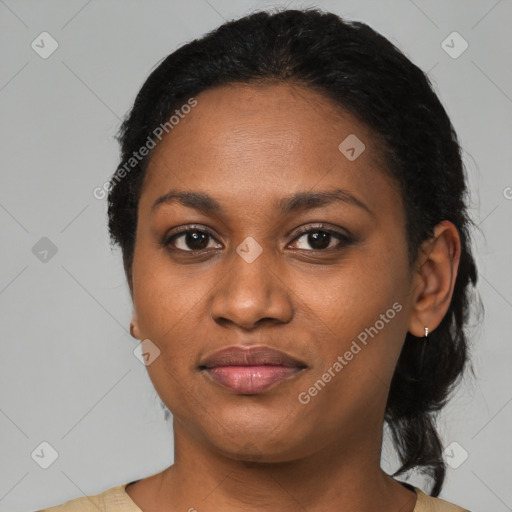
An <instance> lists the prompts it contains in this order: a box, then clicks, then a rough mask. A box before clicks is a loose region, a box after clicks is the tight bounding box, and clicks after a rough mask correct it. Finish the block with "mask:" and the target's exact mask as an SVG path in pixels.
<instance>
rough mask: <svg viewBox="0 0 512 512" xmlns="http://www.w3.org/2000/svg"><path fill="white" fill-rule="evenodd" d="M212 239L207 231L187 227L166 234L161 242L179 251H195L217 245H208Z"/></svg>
mask: <svg viewBox="0 0 512 512" xmlns="http://www.w3.org/2000/svg"><path fill="white" fill-rule="evenodd" d="M213 241H214V238H213V236H212V235H211V234H210V233H209V232H208V231H205V230H203V229H197V228H187V229H183V230H181V232H180V233H177V234H174V235H171V236H168V237H167V238H165V240H164V241H163V244H164V246H166V247H168V246H169V245H171V246H173V248H174V249H177V250H180V251H185V252H195V251H203V250H205V249H209V248H216V247H218V246H215V245H213V246H211V245H210V243H211V242H213ZM219 245H220V244H219Z"/></svg>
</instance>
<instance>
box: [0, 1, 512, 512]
mask: <svg viewBox="0 0 512 512" xmlns="http://www.w3.org/2000/svg"><path fill="white" fill-rule="evenodd" d="M287 4H288V5H290V6H291V7H300V6H308V5H316V6H319V7H322V8H324V9H326V10H331V11H333V12H336V13H338V14H341V15H342V16H345V17H347V18H352V19H358V20H363V21H365V22H367V23H368V24H370V25H371V26H372V27H374V28H375V29H376V30H378V31H380V32H381V33H383V34H384V35H385V36H387V37H389V38H390V39H391V40H392V41H393V42H394V43H395V44H397V45H398V46H399V47H400V48H401V49H403V50H404V51H405V53H406V55H407V56H408V57H409V58H411V59H412V60H413V61H414V62H415V63H416V64H418V65H419V66H420V67H421V68H422V69H424V70H425V71H428V72H429V76H430V77H431V79H432V80H433V82H434V84H435V87H436V90H437V91H438V93H439V95H440V97H441V100H442V101H443V103H444V104H445V106H446V108H447V110H448V113H449V115H450V116H451V118H452V120H453V123H454V125H455V128H456V129H457V131H458V134H459V136H460V138H461V141H462V145H463V147H464V150H465V155H464V158H465V162H466V166H467V170H468V174H469V180H470V185H471V190H472V201H471V212H472V215H473V218H474V220H475V222H476V223H477V224H478V226H479V229H478V230H476V231H475V232H474V236H475V246H476V254H477V259H478V264H479V267H480V282H479V285H478V293H479V294H480V296H481V298H482V300H483V302H484V304H485V308H486V315H485V318H484V321H483V322H482V323H481V324H479V325H477V326H476V328H475V331H474V336H473V363H474V367H475V372H476V379H472V378H469V377H467V378H466V379H465V380H464V382H463V383H462V385H461V387H460V388H459V389H458V392H457V393H456V395H455V397H454V399H453V400H452V401H451V402H450V404H449V406H448V407H447V408H446V410H445V411H444V412H443V413H442V414H441V416H440V430H441V434H442V436H443V442H444V445H445V446H447V447H448V446H450V445H451V443H453V442H457V443H458V445H451V447H450V449H449V450H448V452H447V453H449V454H450V458H451V459H452V460H455V461H456V463H453V465H454V466H455V465H457V464H458V463H460V461H461V460H462V459H463V457H464V452H463V451H462V450H465V451H466V452H467V453H468V458H467V459H466V460H465V461H464V462H462V463H460V465H459V466H458V467H457V468H456V469H455V468H452V467H449V468H448V476H447V482H446V484H445V488H444V490H443V493H442V496H443V497H445V499H447V500H449V501H453V502H455V503H458V504H460V505H463V506H466V507H468V508H470V509H471V510H472V511H473V512H478V511H481V512H483V511H485V512H489V511H491V510H493V511H506V510H512V486H511V485H510V482H512V469H511V464H510V460H511V459H512V435H511V434H512V429H511V425H512V404H511V402H512V386H511V375H510V372H509V371H507V369H508V368H510V362H511V361H512V357H511V356H512V344H511V343H510V341H511V336H510V332H511V329H512V315H511V308H512V286H511V285H512V274H511V273H510V271H509V264H510V261H511V259H510V256H511V254H512V243H511V237H510V226H511V225H512V200H511V199H510V198H512V189H511V188H509V187H512V175H511V173H510V163H511V161H512V158H511V156H512V155H511V152H512V150H511V147H512V144H511V141H512V137H511V135H512V116H511V113H512V99H511V95H512V66H510V63H511V62H512V59H511V44H510V43H511V35H510V23H511V20H512V17H511V14H512V2H511V1H510V0H501V1H496V0H488V1H487V0H486V1H483V0H482V1H462V0H461V1H446V0H442V1H441V0H440V1H420V0H415V1H412V0H400V1H398V0H397V1H360V0H359V1H348V0H347V1H345V0H338V1H318V2H316V3H314V4H313V3H299V2H293V1H292V2H290V1H289V2H287ZM278 5H284V2H283V3H279V2H276V3H273V2H261V1H260V2H258V1H237V2H235V1H228V0H209V1H206V0H195V1H190V0H187V1H178V2H170V1H152V2H142V1H134V0H132V1H124V2H121V1H99V0H92V1H85V0H80V1H78V0H76V1H75V0H73V1H66V2H64V1H44V2H42V1H15V0H0V38H1V66H0V123H1V137H2V151H1V152H0V162H1V163H0V168H1V188H0V225H1V229H2V260H1V261H2V265H1V271H0V308H1V321H0V336H1V340H2V357H1V359H0V365H1V374H0V375H1V385H0V431H1V439H2V442H1V446H0V450H1V452H0V510H1V511H11V512H17V511H29V510H35V509H37V508H41V507H44V506H50V505H54V504H57V503H62V502H63V501H65V500H68V499H72V498H75V497H78V496H82V495H89V494H97V493H99V492H102V491H103V490H105V489H107V488H109V487H112V486H115V485H120V484H122V483H126V482H128V481H130V480H135V479H137V478H143V477H145V476H149V475H150V474H153V473H156V472H158V471H160V470H162V469H163V468H165V467H167V466H168V465H169V464H170V463H171V462H172V458H173V447H172V426H171V424H170V421H168V422H167V423H166V422H165V421H164V414H163V410H162V408H161V406H160V400H159V398H158V397H157V395H156V393H155V391H154V390H153V388H152V386H151V383H150V381H149V378H148V377H147V374H146V369H145V367H144V366H143V365H142V364H141V363H140V362H139V361H138V360H137V359H136V357H134V355H133V350H134V348H135V346H136V342H135V340H134V339H132V338H131V337H130V335H129V333H128V327H129V321H130V315H131V303H130V298H129V293H128V289H127V286H126V284H125V278H124V274H123V271H122V264H121V257H120V253H119V252H118V251H117V250H116V251H111V250H110V247H109V242H108V237H107V230H106V202H105V200H98V199H95V198H94V197H93V194H92V191H93V189H94V188H95V187H97V186H101V185H102V184H103V183H104V182H105V181H106V180H107V179H108V177H109V176H110V174H111V173H112V172H113V171H114V169H115V167H116V165H117V162H118V160H117V159H118V147H117V144H116V143H115V141H114V140H113V135H114V133H115V132H116V130H117V129H118V127H119V125H120V121H121V119H122V117H123V115H124V114H125V113H126V111H127V110H128V109H129V108H130V106H131V104H132V102H133V100H134V97H135V94H136V93H137V91H138V89H139V88H140V86H141V85H142V83H143V81H144V80H145V78H146V77H147V75H148V73H149V72H150V70H151V69H152V68H153V66H154V65H155V64H156V63H157V62H158V61H159V60H160V59H162V58H163V57H165V56H166V55H167V54H168V53H170V52H171V51H173V50H174V49H175V48H176V47H177V46H179V45H180V44H183V43H184V42H186V41H188V40H190V39H191V38H194V37H197V36H199V35H201V34H203V33H204V32H205V31H207V30H210V29H213V28H214V27H216V26H218V25H219V24H220V23H222V22H223V21H224V19H231V18H234V17H239V16H241V15H243V14H246V13H248V12H250V11H252V10H254V9H261V8H268V7H272V6H278ZM43 31H47V32H49V33H50V34H51V35H52V37H53V38H54V39H55V40H56V41H57V42H58V45H59V46H58V49H57V50H56V51H55V52H54V53H53V54H52V55H51V56H50V57H48V58H47V59H43V58H41V57H40V56H39V55H38V54H37V53H36V52H35V51H34V50H33V49H32V48H31V43H32V41H33V40H36V42H37V40H38V39H36V38H37V37H38V36H39V34H40V33H41V32H43ZM453 31H457V32H459V33H460V34H461V35H462V37H463V38H464V39H465V40H466V41H467V42H468V43H469V47H468V49H467V50H466V51H465V52H464V53H463V54H462V55H460V56H459V57H458V58H452V57H451V56H450V55H448V54H447V53H446V52H445V50H444V49H443V47H442V46H441V43H442V41H443V40H445V38H446V37H447V36H448V35H449V34H451V33H452V32H453ZM459 43H460V42H457V43H454V44H455V49H457V48H460V44H459ZM457 45H459V46H457ZM452 46H453V45H452ZM46 48H48V45H46ZM433 193H435V191H433ZM43 237H46V238H48V239H49V240H50V241H51V243H52V244H54V245H55V246H56V248H57V252H56V253H55V254H54V255H52V253H51V251H50V252H49V253H48V254H47V255H46V261H45V260H44V253H43V252H39V251H42V250H44V248H45V244H47V245H48V241H47V240H43V241H42V242H40V239H41V238H43ZM38 242H39V244H40V245H37V246H36V244H37V243H38ZM41 244H42V245H41ZM34 246H36V249H34V250H33V247H34ZM34 252H35V253H36V254H34ZM41 258H43V260H41ZM43 441H46V442H48V443H50V444H51V446H53V447H54V449H55V450H56V451H57V452H58V458H57V460H56V461H55V462H54V463H53V464H52V465H51V466H50V467H49V468H48V469H42V468H41V467H40V466H39V465H38V464H37V463H36V461H35V460H34V459H36V460H37V457H34V459H33V458H32V457H31V453H32V452H33V451H34V450H35V449H36V448H37V447H38V446H39V445H40V443H41V442H43ZM459 445H460V446H459ZM454 447H455V448H454ZM41 453H46V454H47V453H48V450H47V451H46V452H44V450H43V452H41ZM45 456H47V455H45ZM41 458H43V456H41ZM383 466H384V467H385V468H386V469H387V470H391V469H393V468H394V469H396V460H394V459H393V455H392V451H391V448H390V443H389V440H386V443H385V447H384V460H383ZM402 479H405V478H402ZM410 481H411V482H413V483H414V484H416V485H418V486H423V483H424V480H423V479H422V478H421V477H420V476H418V475H415V474H412V475H410Z"/></svg>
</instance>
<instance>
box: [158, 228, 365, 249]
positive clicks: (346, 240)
mask: <svg viewBox="0 0 512 512" xmlns="http://www.w3.org/2000/svg"><path fill="white" fill-rule="evenodd" d="M323 226H324V225H323V224H321V225H319V226H315V227H307V228H302V229H300V230H299V231H298V232H297V233H296V234H295V237H294V238H293V240H292V242H294V241H296V240H297V239H299V238H301V237H302V236H303V235H305V234H308V233H317V232H321V233H328V234H329V235H331V236H333V237H335V238H337V239H338V241H339V242H340V243H339V244H338V245H337V246H335V247H331V248H327V249H298V250H301V251H306V252H314V253H319V252H329V251H332V250H340V249H342V248H343V247H346V246H349V245H351V244H353V243H354V242H355V240H354V239H353V238H352V237H351V236H349V235H347V234H344V233H341V232H339V231H336V230H333V229H329V228H325V227H323ZM188 233H204V234H206V235H208V236H209V237H210V238H213V239H214V240H216V239H215V237H214V236H213V234H212V233H210V231H208V230H207V229H204V228H201V227H199V226H197V227H196V226H193V225H191V226H185V227H184V228H178V229H177V230H176V232H174V233H173V234H172V235H166V236H165V237H164V238H163V240H162V242H161V243H162V246H163V247H165V248H167V249H169V245H170V244H171V242H172V241H173V240H176V239H177V238H178V237H180V236H183V235H186V234H188ZM171 250H174V251H180V252H184V253H189V254H192V255H194V254H200V253H204V252H205V251H208V249H201V250H189V251H186V250H184V249H177V248H171Z"/></svg>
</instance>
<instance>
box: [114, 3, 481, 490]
mask: <svg viewBox="0 0 512 512" xmlns="http://www.w3.org/2000/svg"><path fill="white" fill-rule="evenodd" d="M268 81H270V82H272V81H275V82H290V83H295V84H301V85H303V86H306V87H309V88H311V89H313V90H315V91H317V92H319V93H321V94H322V95H324V96H325V97H327V98H330V99H331V100H333V101H334V102H335V103H336V104H338V105H339V106H340V107H341V108H343V109H345V110H346V111H348V112H350V113H352V114H353V115H355V116H356V117H357V118H358V119H359V120H360V121H362V122H363V123H365V124H366V125H367V126H368V127H369V128H370V130H372V132H373V133H374V134H375V136H376V140H378V142H379V146H380V149H381V151H382V154H383V155H385V164H386V165H385V166H384V167H385V169H383V172H386V173H388V174H389V175H390V176H391V177H392V178H393V179H394V180H395V182H396V183H397V184H398V186H399V188H400V191H401V194H402V198H403V204H404V208H405V217H406V234H407V242H408V254H409V261H410V264H411V265H413V264H414V262H415V261H416V258H417V256H418V251H419V248H420V246H421V243H422V242H423V241H425V240H427V239H428V238H429V237H431V236H432V234H433V230H434V228H435V226H436V225H437V224H438V223H440V222H441V221H443V220H448V221H451V222H452V223H453V224H454V225H455V226H456V227H457V229H458V232H459V235H460V240H461V258H460V263H459V269H458V274H457V279H456V283H455V288H454V292H453V297H452V300H451V303H450V307H449V309H448V311H447V313H446V315H445V317H444V318H443V320H442V322H441V324H440V325H439V326H438V328H437V329H435V330H434V331H433V332H432V333H431V334H429V337H428V342H426V341H422V340H420V339H418V338H416V337H414V336H413V335H411V334H410V333H408V334H407V336H406V339H405V342H404V346H403V349H402V352H401V354H400V357H399V360H398V363H397V367H396V370H395V372H394V375H393V378H392V381H391V387H390V390H389V397H388V401H387V404H386V412H385V421H386V423H387V424H388V426H389V427H390V431H391V434H392V439H393V442H394V445H395V448H396V450H397V452H398V455H399V458H400V462H401V467H400V468H399V469H398V470H397V471H396V472H395V473H393V475H392V476H395V475H399V474H402V473H404V472H406V471H409V470H411V469H416V470H418V471H420V472H422V473H424V474H425V475H427V476H429V477H430V478H431V479H432V480H433V485H432V489H431V491H430V494H431V495H432V496H438V495H439V493H440V491H441V488H442V486H443V482H444V478H445V471H446V469H445V463H444V461H443V456H442V450H443V448H442V444H441V441H440V439H439V436H438V433H437V430H436V415H437V413H438V412H439V410H440V409H441V408H442V407H444V405H445V404H446V402H447V401H448V399H449V396H450V394H451V391H452V390H453V388H454V386H455V385H456V384H457V383H458V381H459V379H460V378H461V376H462V374H463V370H464V368H465V366H466V364H467V361H468V341H467V333H466V328H467V325H466V324H467V320H468V313H469V306H470V300H471V294H470V292H471V291H472V286H474V284H475V283H476V280H477V272H476V267H475V263H474V260H473V256H472V254H471V247H470V237H469V229H470V227H471V221H470V220H469V217H468V215H467V210H466V195H467V189H466V178H465V172H464V167H463V163H462V158H461V149H460V146H459V143H458V140H457V136H456V134H455V131H454V129H453V126H452V124H451V122H450V119H449V118H448V115H447V113H446V111H445V109H444V108H443V106H442V105H441V103H440V101H439V99H438V97H437V96H436V94H435V93H434V91H433V88H432V86H431V84H430V82H429V79H428V78H427V76H426V75H425V73H423V72H422V71H421V70H420V69H419V68H418V67H417V66H415V65H414V64H413V63H411V62H410V61H409V60H408V59H407V58H406V57H405V56H404V55H403V53H402V52H401V51H400V50H398V49H397V48H396V47H395V46H394V45H393V44H392V43H391V42H390V41H388V40H387V39H386V38H385V37H383V36H381V35H380V34H378V33H377V32H375V31H374V30H373V29H371V28H370V27H368V26H367V25H365V24H364V23H360V22H353V21H345V20H343V19H341V18H339V17H338V16H336V15H334V14H331V13H324V12H322V11H320V10H318V9H306V10H284V11H277V12H274V13H269V12H257V13H254V14H251V15H249V16H246V17H244V18H241V19H238V20H235V21H231V22H228V23H225V24H224V25H222V26H220V27H219V28H217V29H216V30H214V31H212V32H210V33H208V34H207V35H205V36H204V37H202V38H200V39H196V40H194V41H192V42H190V43H188V44H186V45H184V46H182V47H180V48H179V49H178V50H176V51H174V52H173V53H171V54H170V55H169V56H167V57H166V58H165V59H163V61H162V62H161V63H160V64H159V65H158V66H157V67H156V69H154V70H153V71H152V73H151V74H150V76H149V78H148V79H147V80H146V82H145V83H144V85H143V86H142V88H141V90H140V92H139V93H138V95H137V98H136V100H135V103H134V105H133V108H132V109H131V111H130V113H129V115H128V116H127V117H126V119H125V120H124V122H123V124H122V126H121V129H120V131H119V134H118V140H119V142H120V145H121V163H120V164H119V167H118V170H117V171H116V173H117V172H118V171H119V170H120V168H121V166H122V165H123V164H125V162H126V161H128V160H129V159H130V158H131V157H132V155H133V153H134V152H137V151H138V150H139V149H140V148H141V147H143V146H144V145H145V144H146V141H147V140H148V137H149V136H150V135H151V134H152V133H153V130H154V129H155V128H156V127H158V126H161V125H164V124H165V123H166V122H168V121H169V118H170V116H171V115H172V114H173V112H175V110H176V109H177V108H179V107H180V106H181V105H183V104H185V103H186V102H187V100H189V99H190V98H192V97H194V96H196V95H198V94H199V93H200V92H202V91H205V90H207V89H209V88H212V87H215V86H221V85H228V84H230V83H245V84H251V83H254V84H256V83H261V82H268ZM151 154H152V152H151V151H149V154H148V155H147V156H145V157H144V158H142V159H140V161H138V162H137V163H136V165H133V168H132V169H130V170H129V172H126V168H125V173H123V178H122V179H119V175H118V174H114V176H113V177H112V179H111V182H110V190H109V196H108V215H109V231H110V236H111V240H112V243H113V244H118V245H119V246H120V247H121V250H122V255H123V264H124V269H125V273H126V276H127V279H128V283H129V285H130V289H131V288H132V263H133V254H134V248H135V233H136V226H137V207H138V202H139V197H140V194H141V187H142V184H143V180H144V176H145V172H146V169H147V165H148V162H149V158H150V157H151ZM114 178H115V179H114ZM423 350H424V352H423Z"/></svg>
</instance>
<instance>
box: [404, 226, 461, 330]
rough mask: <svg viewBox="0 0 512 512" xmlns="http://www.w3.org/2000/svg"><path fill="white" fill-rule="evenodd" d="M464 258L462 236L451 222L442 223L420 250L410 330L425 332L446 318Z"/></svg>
mask: <svg viewBox="0 0 512 512" xmlns="http://www.w3.org/2000/svg"><path fill="white" fill-rule="evenodd" d="M459 260H460V236H459V232H458V230H457V228H456V227H455V225H454V224H453V223H451V222H449V221H443V222H441V223H439V224H438V225H437V226H436V227H435V229H434V234H433V236H432V238H430V239H429V240H427V241H425V242H424V243H423V245H422V246H421V249H420V251H419V255H418V260H417V262H416V269H415V272H414V278H413V290H412V293H413V304H412V310H411V318H410V323H409V332H410V333H411V334H412V335H414V336H417V337H420V338H421V337H423V336H424V335H425V327H428V330H429V332H432V331H433V330H434V329H435V328H436V327H437V326H438V325H439V324H440V323H441V321H442V319H443V318H444V316H445V315H446V312H447V311H448V308H449V306H450V301H451V299H452V295H453V289H454V287H455V279H456V277H457V270H458V268H459Z"/></svg>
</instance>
